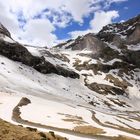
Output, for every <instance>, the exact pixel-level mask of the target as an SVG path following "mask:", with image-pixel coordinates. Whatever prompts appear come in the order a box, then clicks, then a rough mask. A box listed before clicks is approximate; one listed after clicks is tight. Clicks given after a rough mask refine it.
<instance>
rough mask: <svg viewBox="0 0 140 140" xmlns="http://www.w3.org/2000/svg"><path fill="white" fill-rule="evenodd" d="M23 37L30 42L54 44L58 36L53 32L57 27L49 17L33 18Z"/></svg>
mask: <svg viewBox="0 0 140 140" xmlns="http://www.w3.org/2000/svg"><path fill="white" fill-rule="evenodd" d="M24 30H25V32H23V33H22V35H21V36H22V38H23V39H25V40H26V41H27V43H28V44H33V45H41V46H45V45H46V46H48V47H50V46H52V45H53V42H54V41H55V40H56V39H57V37H56V36H55V35H54V34H53V33H52V32H53V31H54V30H55V28H54V26H53V25H52V24H51V22H50V21H49V20H47V19H33V20H30V21H29V22H28V23H27V24H26V26H25V29H24Z"/></svg>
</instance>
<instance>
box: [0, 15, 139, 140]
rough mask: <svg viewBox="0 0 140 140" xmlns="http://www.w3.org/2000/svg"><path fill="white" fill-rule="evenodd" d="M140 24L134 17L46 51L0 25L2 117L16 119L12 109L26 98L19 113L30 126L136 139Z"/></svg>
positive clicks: (0, 107)
mask: <svg viewBox="0 0 140 140" xmlns="http://www.w3.org/2000/svg"><path fill="white" fill-rule="evenodd" d="M139 24H140V16H137V17H135V18H133V19H130V20H129V21H126V22H124V23H116V24H111V25H107V26H105V27H104V28H103V29H102V30H101V31H100V32H99V33H98V34H91V33H90V34H87V35H85V36H81V37H78V38H77V39H75V40H69V41H67V42H64V43H62V44H59V45H57V46H55V47H53V48H50V49H47V48H37V47H32V46H28V45H22V44H20V43H18V42H15V41H14V40H12V38H11V36H10V33H9V32H8V31H7V29H5V28H4V26H3V25H2V26H1V27H0V29H1V31H0V35H1V36H0V91H1V92H2V93H1V100H0V103H1V104H0V112H1V113H0V114H1V115H0V117H1V118H3V119H5V120H8V121H11V122H13V121H16V120H12V118H11V117H12V112H13V109H14V107H15V106H16V105H17V104H18V102H19V101H20V99H21V98H22V97H27V98H28V99H29V100H30V101H31V104H29V105H26V106H23V107H21V108H20V109H21V110H20V111H21V114H20V115H21V119H23V120H26V121H27V122H32V124H34V125H36V123H37V124H38V123H39V124H40V125H41V126H42V127H43V126H44V125H45V127H48V125H49V127H52V128H54V127H55V128H56V127H57V130H58V129H66V130H68V132H69V131H73V130H75V129H76V130H77V129H78V131H80V133H82V134H84V136H85V137H86V138H87V133H88V135H92V138H94V139H99V138H98V137H93V131H94V136H96V135H97V134H95V129H96V130H102V132H103V134H102V135H101V137H100V138H102V139H103V140H104V139H105V138H106V136H119V135H124V136H129V137H134V138H136V139H139V136H140V118H139V116H140V110H139V106H140V38H139V33H140V31H139ZM7 96H8V97H7ZM35 96H36V97H35ZM42 98H44V99H42ZM5 107H6V108H7V109H8V111H7V113H5V111H4V110H3V109H4V108H5ZM56 107H58V109H55V108H56ZM40 110H41V111H40ZM28 112H30V113H28ZM5 114H6V115H5ZM85 114H86V116H85ZM54 116H55V117H54ZM18 123H20V122H18ZM85 128H86V130H90V131H85ZM79 129H80V130H79ZM83 129H84V131H83ZM65 133H67V131H66V132H65ZM75 133H76V132H75ZM76 135H77V133H76ZM102 136H104V137H102ZM70 138H71V137H70ZM79 139H80V140H81V139H82V137H80V138H79ZM87 139H90V138H87ZM110 139H111V138H110Z"/></svg>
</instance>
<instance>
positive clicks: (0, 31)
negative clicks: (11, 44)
mask: <svg viewBox="0 0 140 140" xmlns="http://www.w3.org/2000/svg"><path fill="white" fill-rule="evenodd" d="M0 34H3V35H6V36H8V37H10V38H11V34H10V32H9V31H8V30H7V29H6V28H5V27H4V26H3V25H2V24H1V23H0Z"/></svg>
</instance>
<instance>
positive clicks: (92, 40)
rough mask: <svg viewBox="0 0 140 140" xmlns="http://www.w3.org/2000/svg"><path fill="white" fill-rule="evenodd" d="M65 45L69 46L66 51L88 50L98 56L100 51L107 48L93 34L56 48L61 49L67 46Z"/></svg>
mask: <svg viewBox="0 0 140 140" xmlns="http://www.w3.org/2000/svg"><path fill="white" fill-rule="evenodd" d="M70 42H72V43H70ZM68 43H70V45H67V44H68ZM65 45H67V46H66V48H65V49H72V50H83V49H86V50H90V51H92V52H93V53H94V54H95V53H96V54H97V53H98V51H100V50H101V49H102V48H103V47H104V46H105V44H104V43H103V42H102V41H101V40H100V39H98V38H97V37H96V36H95V35H94V34H91V33H89V34H87V35H85V36H83V37H80V36H79V37H78V38H77V39H75V40H69V41H67V42H65V43H63V44H59V45H57V46H55V47H57V48H61V47H62V46H65Z"/></svg>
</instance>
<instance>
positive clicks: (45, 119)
mask: <svg viewBox="0 0 140 140" xmlns="http://www.w3.org/2000/svg"><path fill="white" fill-rule="evenodd" d="M0 96H1V97H0V118H2V119H4V120H6V121H8V122H11V123H13V124H22V125H23V126H30V127H33V128H38V130H41V131H45V132H46V131H50V130H51V131H54V132H55V133H56V134H59V135H62V136H64V137H67V138H69V140H91V139H92V140H94V139H97V140H98V139H100V140H105V139H114V138H115V137H118V136H119V135H121V136H123V138H122V140H123V139H125V138H124V137H126V136H127V137H130V138H131V140H133V139H137V140H139V139H140V131H139V129H140V120H138V119H137V120H136V118H135V120H134V119H133V120H131V121H130V120H129V119H126V116H123V115H122V114H120V120H118V118H117V117H116V116H114V115H111V114H105V113H102V112H99V111H96V110H94V111H93V110H91V109H90V108H88V107H82V105H80V104H79V105H77V104H76V103H74V102H73V103H72V102H70V101H63V100H62V99H61V102H60V100H59V97H58V98H57V97H53V96H52V97H51V96H50V95H49V96H48V99H43V98H40V97H34V96H31V95H26V94H18V95H17V94H13V93H12V94H11V93H0ZM23 97H26V99H29V101H30V102H31V103H27V104H24V103H23V100H21V99H23ZM46 98H47V95H46ZM21 102H22V103H23V104H24V105H20V103H21ZM18 105H19V106H18ZM15 107H19V112H20V113H19V114H18V112H14V110H15ZM16 110H17V109H16ZM15 113H16V116H14V115H15ZM13 114H14V115H13ZM135 114H137V115H138V114H139V112H137V113H135ZM122 116H123V117H122ZM107 121H108V122H110V123H107V124H106V122H107ZM111 123H112V124H111ZM127 123H131V124H129V125H128V124H127ZM134 124H135V125H134ZM130 126H131V127H132V128H133V129H132V128H130ZM127 139H128V138H127Z"/></svg>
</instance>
